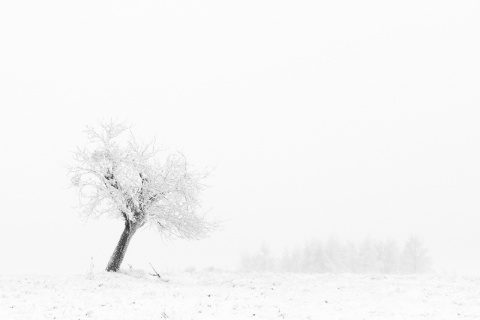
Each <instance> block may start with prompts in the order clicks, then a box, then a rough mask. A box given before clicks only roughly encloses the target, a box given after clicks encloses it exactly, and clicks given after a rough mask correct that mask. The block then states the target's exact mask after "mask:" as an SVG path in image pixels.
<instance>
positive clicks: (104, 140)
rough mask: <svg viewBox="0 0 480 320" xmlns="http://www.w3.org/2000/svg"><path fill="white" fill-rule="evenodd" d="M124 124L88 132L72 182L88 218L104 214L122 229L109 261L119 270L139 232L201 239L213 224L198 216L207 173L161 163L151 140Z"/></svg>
mask: <svg viewBox="0 0 480 320" xmlns="http://www.w3.org/2000/svg"><path fill="white" fill-rule="evenodd" d="M127 130H128V127H127V126H125V125H124V124H119V123H115V122H113V121H111V122H109V123H102V124H101V126H100V128H99V129H98V130H97V129H94V128H87V131H86V133H87V137H88V144H87V146H86V147H85V148H83V149H80V148H79V149H78V150H77V151H76V152H75V153H74V160H75V162H76V163H75V166H73V167H72V168H71V171H70V173H71V181H72V184H73V185H74V186H75V187H77V191H78V195H79V199H80V207H81V208H82V212H83V214H84V215H85V216H86V217H99V216H102V215H108V216H110V217H112V218H116V219H121V220H123V222H124V223H125V228H124V230H123V233H122V235H121V237H120V240H119V241H118V244H117V246H116V248H115V250H114V252H113V254H112V256H111V258H110V260H109V262H108V265H107V268H106V270H107V271H114V272H115V271H118V269H119V268H120V264H121V263H122V260H123V258H124V256H125V252H126V250H127V247H128V244H129V242H130V240H131V238H132V237H133V235H134V234H135V232H136V231H138V230H139V229H140V228H142V227H144V226H149V227H153V228H155V229H156V230H158V232H159V233H160V234H161V235H162V236H163V237H165V238H187V239H199V238H202V237H205V236H206V235H207V234H208V233H209V232H211V231H212V230H214V229H215V224H214V223H210V222H208V221H206V220H205V219H204V216H203V215H199V214H198V209H199V207H200V194H201V191H202V190H203V189H204V185H203V184H202V181H203V179H204V178H205V177H206V175H207V174H206V173H201V172H197V171H194V170H192V169H191V168H190V166H189V165H188V164H187V161H186V158H185V157H184V156H183V155H182V154H180V153H176V154H170V155H168V156H166V157H164V159H163V160H161V157H160V154H159V151H158V149H157V148H155V145H154V142H151V143H147V144H145V143H140V142H138V141H137V140H136V139H135V138H134V137H133V135H130V136H129V137H128V134H127Z"/></svg>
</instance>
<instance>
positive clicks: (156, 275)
mask: <svg viewBox="0 0 480 320" xmlns="http://www.w3.org/2000/svg"><path fill="white" fill-rule="evenodd" d="M148 264H149V265H150V267H152V269H153V272H155V273H150V275H152V276H154V277H158V278H159V279H160V280H162V281H164V282H168V280H165V279H163V278H162V276H161V275H160V274H159V273H158V272H157V270H155V268H154V267H153V266H152V264H151V263H150V262H149V263H148Z"/></svg>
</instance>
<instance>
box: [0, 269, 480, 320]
mask: <svg viewBox="0 0 480 320" xmlns="http://www.w3.org/2000/svg"><path fill="white" fill-rule="evenodd" d="M163 277H164V278H165V279H166V280H168V282H166V281H162V280H160V279H158V278H156V277H152V276H150V275H148V273H144V272H142V271H130V272H125V273H107V272H101V273H95V274H86V275H75V276H37V275H35V276H33V275H32V276H0V319H2V320H3V319H4V320H10V319H12V320H13V319H22V320H23V319H112V320H113V319H129V320H130V319H182V320H190V319H192V320H193V319H225V320H226V319H312V320H313V319H356V320H358V319H480V279H479V278H468V277H446V276H435V275H421V276H420V275H419V276H394V275H389V276H378V275H370V276H367V275H349V274H343V275H332V274H320V275H313V274H312V275H307V274H255V273H245V274H242V273H231V272H220V271H215V272H191V273H187V272H185V273H172V274H165V275H163Z"/></svg>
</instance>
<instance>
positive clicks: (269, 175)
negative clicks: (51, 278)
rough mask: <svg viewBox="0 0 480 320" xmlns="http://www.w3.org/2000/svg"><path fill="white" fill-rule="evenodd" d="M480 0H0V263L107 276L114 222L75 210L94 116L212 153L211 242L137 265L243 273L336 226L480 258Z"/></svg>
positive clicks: (353, 235)
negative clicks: (81, 148)
mask: <svg viewBox="0 0 480 320" xmlns="http://www.w3.org/2000/svg"><path fill="white" fill-rule="evenodd" d="M479 17H480V2H478V1H400V2H392V1H378V2H373V1H281V0H275V1H264V0H255V1H247V0H242V1H225V0H222V1H133V2H132V1H128V2H127V1H41V2H39V1H30V2H28V1H2V2H1V4H0V106H1V108H2V109H1V110H2V113H1V119H2V120H1V126H0V139H1V140H0V142H1V146H2V150H3V151H2V157H1V158H0V170H1V171H0V177H1V184H0V188H1V189H0V195H1V196H0V197H1V203H2V217H3V218H2V220H1V224H0V256H1V260H2V262H1V263H0V274H2V273H10V272H66V273H69V272H77V271H80V272H82V271H85V270H87V268H88V265H89V264H90V257H92V256H93V257H94V263H95V265H96V267H97V266H98V268H99V269H101V268H104V267H105V265H106V262H107V260H108V258H109V257H110V254H111V253H112V251H113V249H114V246H115V244H116V242H117V240H118V238H119V236H120V233H121V230H122V227H123V226H122V223H121V222H120V221H109V220H100V221H89V222H88V223H87V224H85V223H84V222H82V220H80V219H79V217H78V215H77V211H75V209H74V206H75V205H76V203H77V202H76V196H75V192H74V190H72V189H68V184H69V180H68V177H67V170H66V167H67V166H68V165H70V164H72V157H71V151H73V150H74V149H75V147H76V146H78V145H82V144H84V142H85V140H84V136H83V132H82V131H83V129H84V127H85V125H87V124H95V123H96V122H97V120H98V119H102V118H104V119H110V118H117V119H120V120H127V121H128V122H130V123H132V124H134V132H136V133H137V134H138V135H139V136H140V137H142V138H144V139H145V140H148V139H150V138H151V137H153V136H156V137H157V140H158V141H159V142H160V143H161V144H162V145H164V146H165V147H169V148H171V150H172V151H174V150H182V151H183V152H184V153H185V154H186V156H187V158H188V159H189V160H190V162H191V163H195V164H198V165H199V166H200V167H203V166H209V165H216V166H217V169H216V170H215V172H214V175H213V176H212V177H211V179H210V181H209V183H210V185H212V188H211V189H210V190H208V192H207V193H205V197H204V199H205V201H204V203H205V209H206V210H207V209H212V210H211V212H210V215H211V216H212V217H214V216H218V217H220V218H222V219H224V220H227V221H228V222H227V223H226V225H225V228H224V230H223V231H221V232H217V233H216V234H214V235H213V236H212V237H211V238H210V239H208V240H203V241H200V242H188V243H186V242H182V241H179V242H172V243H164V242H162V241H161V240H160V238H159V237H158V236H157V235H155V234H154V233H153V232H152V231H144V232H142V233H138V234H137V235H136V236H135V238H134V239H133V240H132V243H131V246H130V248H129V250H128V252H127V257H126V259H125V263H129V262H130V263H133V264H134V266H138V267H144V266H145V268H146V267H148V262H149V261H151V262H154V263H155V264H156V265H157V266H158V268H162V269H168V268H174V267H176V266H183V265H209V264H215V265H219V266H222V265H225V266H226V265H231V264H232V261H234V259H237V258H238V255H239V253H240V252H241V250H244V249H247V250H252V249H253V248H257V247H259V246H260V244H261V243H262V242H263V241H264V242H266V243H268V244H270V245H271V246H273V247H283V246H285V245H287V244H289V243H303V241H304V239H309V238H312V237H318V238H326V237H328V236H329V235H331V234H335V235H337V236H338V237H339V238H341V239H361V238H363V237H365V236H368V235H370V236H372V237H374V238H379V239H387V238H389V237H391V238H394V239H397V240H398V241H399V242H403V241H404V240H405V239H406V238H407V237H408V236H409V235H411V234H418V235H420V236H421V237H422V238H423V239H424V241H425V245H426V246H427V247H428V248H429V249H430V253H431V255H432V256H433V258H434V260H435V265H436V267H437V269H438V270H439V271H443V270H445V271H449V272H451V271H457V272H466V273H475V272H476V273H477V274H478V273H479V270H480V249H479V244H480V232H478V228H479V222H480V219H479V218H478V216H479V212H480V182H479V181H480V144H479V143H480V126H479V120H480V111H479V107H480V104H479V102H480V91H479V87H480V59H479V58H478V57H480V37H479V36H480V19H479Z"/></svg>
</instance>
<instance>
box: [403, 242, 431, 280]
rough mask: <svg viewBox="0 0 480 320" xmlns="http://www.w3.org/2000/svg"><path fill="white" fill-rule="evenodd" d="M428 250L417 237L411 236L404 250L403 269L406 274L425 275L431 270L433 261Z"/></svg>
mask: <svg viewBox="0 0 480 320" xmlns="http://www.w3.org/2000/svg"><path fill="white" fill-rule="evenodd" d="M427 253H428V251H427V249H426V248H425V247H424V246H423V242H422V241H421V240H420V238H419V237H417V236H411V237H410V238H409V239H408V240H407V242H406V243H405V248H404V249H403V260H404V261H403V268H404V272H406V273H424V272H428V271H430V269H431V265H432V261H431V259H430V257H429V256H428V254H427Z"/></svg>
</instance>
